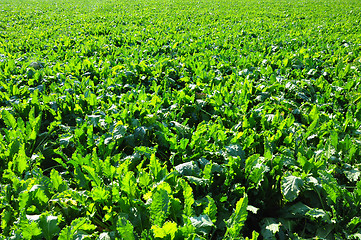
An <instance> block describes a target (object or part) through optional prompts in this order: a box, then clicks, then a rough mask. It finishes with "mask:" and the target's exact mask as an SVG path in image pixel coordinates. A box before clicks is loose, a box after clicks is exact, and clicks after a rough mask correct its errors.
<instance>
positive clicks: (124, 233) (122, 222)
mask: <svg viewBox="0 0 361 240" xmlns="http://www.w3.org/2000/svg"><path fill="white" fill-rule="evenodd" d="M117 230H118V232H119V233H120V236H121V237H122V238H123V239H127V240H128V239H129V240H134V239H135V237H134V234H133V225H132V224H131V223H130V222H129V220H127V219H125V218H123V217H122V218H119V220H118V222H117Z"/></svg>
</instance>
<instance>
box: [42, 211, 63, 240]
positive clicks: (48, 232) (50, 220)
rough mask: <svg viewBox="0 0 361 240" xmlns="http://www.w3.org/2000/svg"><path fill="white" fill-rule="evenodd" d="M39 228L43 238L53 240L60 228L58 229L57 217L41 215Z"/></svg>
mask: <svg viewBox="0 0 361 240" xmlns="http://www.w3.org/2000/svg"><path fill="white" fill-rule="evenodd" d="M39 226H40V228H41V229H42V230H43V236H44V237H45V239H47V240H51V239H53V238H54V237H55V236H57V235H58V234H59V232H60V228H59V227H58V217H56V216H51V215H50V216H45V215H41V216H40V222H39Z"/></svg>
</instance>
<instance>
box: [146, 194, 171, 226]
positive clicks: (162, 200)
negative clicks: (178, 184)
mask: <svg viewBox="0 0 361 240" xmlns="http://www.w3.org/2000/svg"><path fill="white" fill-rule="evenodd" d="M168 208H169V196H168V192H167V191H166V190H165V189H157V190H156V192H155V193H153V195H152V203H151V205H150V217H151V218H152V220H153V222H154V224H155V225H158V226H162V224H163V223H164V220H165V219H166V217H167V216H168V214H169V212H168Z"/></svg>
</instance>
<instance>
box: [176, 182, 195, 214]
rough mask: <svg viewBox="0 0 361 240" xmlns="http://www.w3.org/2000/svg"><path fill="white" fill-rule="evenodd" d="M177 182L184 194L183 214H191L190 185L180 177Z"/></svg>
mask: <svg viewBox="0 0 361 240" xmlns="http://www.w3.org/2000/svg"><path fill="white" fill-rule="evenodd" d="M179 183H180V185H181V187H182V189H183V196H184V214H185V215H186V216H192V214H193V203H194V198H193V190H192V187H191V186H189V184H188V183H187V182H186V181H185V180H184V179H180V180H179Z"/></svg>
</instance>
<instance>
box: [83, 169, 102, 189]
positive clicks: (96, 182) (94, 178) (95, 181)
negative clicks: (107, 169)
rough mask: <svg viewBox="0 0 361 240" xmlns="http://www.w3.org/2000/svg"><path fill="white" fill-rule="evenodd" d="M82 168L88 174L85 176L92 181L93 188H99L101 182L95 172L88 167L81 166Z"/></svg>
mask: <svg viewBox="0 0 361 240" xmlns="http://www.w3.org/2000/svg"><path fill="white" fill-rule="evenodd" d="M82 168H83V169H84V170H85V171H86V172H87V173H88V174H87V175H86V176H87V177H88V178H89V179H90V180H91V181H92V183H93V185H94V186H98V187H100V186H101V185H102V180H101V179H100V178H99V175H98V174H97V173H96V172H95V169H94V168H92V167H90V166H82Z"/></svg>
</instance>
